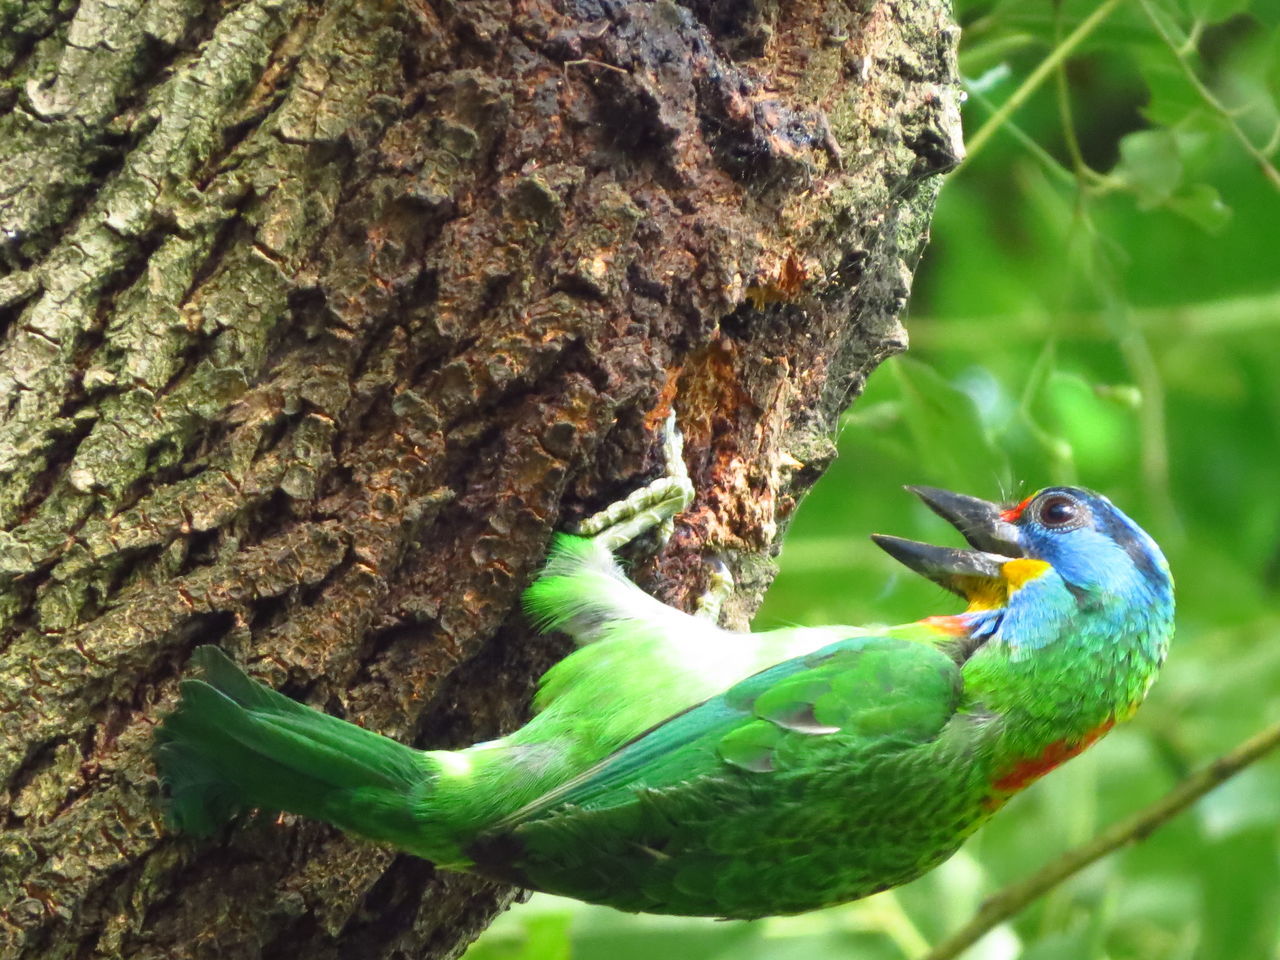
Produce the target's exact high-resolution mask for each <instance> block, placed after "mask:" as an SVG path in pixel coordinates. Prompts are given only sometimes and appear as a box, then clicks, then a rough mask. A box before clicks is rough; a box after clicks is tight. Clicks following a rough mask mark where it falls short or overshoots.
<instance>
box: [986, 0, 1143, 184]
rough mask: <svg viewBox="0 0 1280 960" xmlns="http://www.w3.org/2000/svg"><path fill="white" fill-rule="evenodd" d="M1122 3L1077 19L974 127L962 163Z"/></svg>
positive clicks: (1114, 0)
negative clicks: (1029, 71)
mask: <svg viewBox="0 0 1280 960" xmlns="http://www.w3.org/2000/svg"><path fill="white" fill-rule="evenodd" d="M1122 2H1123V0H1106V2H1105V3H1103V4H1102V5H1101V6H1099V7H1098V9H1096V10H1094V11H1093V13H1091V14H1089V16H1087V17H1085V18H1084V19H1083V20H1081V21H1080V25H1079V26H1078V27H1076V28H1075V29H1074V30H1072V31H1071V33H1070V34H1069V35H1068V36H1067V38H1066V39H1065V40H1063V41H1062V43H1060V44H1058V45H1057V46H1056V47H1054V48H1053V49H1052V50H1051V51H1049V55H1048V56H1047V57H1045V58H1044V59H1043V60H1041V61H1040V65H1039V66H1038V67H1036V68H1035V69H1034V70H1032V71H1031V74H1030V75H1029V76H1028V77H1027V79H1025V80H1023V81H1022V85H1021V86H1020V87H1018V89H1017V90H1015V91H1013V95H1012V96H1010V97H1009V99H1008V100H1006V101H1005V102H1004V103H1002V104H1001V105H1000V108H999V109H998V110H996V112H995V113H993V114H992V115H991V117H990V118H989V119H988V120H987V122H986V123H984V124H983V125H982V126H981V127H979V128H978V132H977V133H975V134H974V135H973V136H972V137H970V138H969V142H968V144H967V145H966V149H967V153H968V156H967V157H966V158H965V162H966V163H967V162H968V161H970V160H972V159H973V158H974V156H976V155H977V153H978V151H979V150H981V149H982V148H983V146H984V145H985V144H986V142H987V141H988V140H990V139H991V136H992V134H994V133H995V132H996V131H997V130H999V129H1000V128H1001V127H1002V126H1004V123H1005V121H1007V120H1008V119H1009V117H1010V116H1012V115H1013V112H1014V111H1015V110H1017V109H1018V108H1019V107H1020V106H1022V104H1023V103H1024V102H1025V101H1026V100H1027V98H1028V97H1030V96H1031V95H1032V94H1033V93H1035V92H1036V90H1038V89H1039V88H1040V84H1042V83H1044V82H1045V80H1047V79H1048V78H1049V77H1050V76H1051V75H1052V74H1053V72H1054V71H1055V70H1056V69H1058V64H1060V63H1062V62H1063V61H1064V60H1066V58H1067V57H1068V56H1070V54H1071V51H1073V50H1075V48H1076V47H1078V46H1079V45H1080V43H1081V42H1082V41H1083V40H1084V39H1085V38H1086V37H1087V36H1089V34H1091V33H1093V31H1094V30H1095V29H1097V27H1098V25H1099V24H1100V23H1102V21H1103V20H1105V19H1107V17H1109V16H1110V15H1111V12H1112V11H1113V10H1115V8H1116V7H1118V6H1119V5H1120V4H1121V3H1122Z"/></svg>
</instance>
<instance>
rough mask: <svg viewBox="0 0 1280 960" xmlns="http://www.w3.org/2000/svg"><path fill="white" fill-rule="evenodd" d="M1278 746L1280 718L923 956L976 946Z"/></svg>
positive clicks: (949, 957)
mask: <svg viewBox="0 0 1280 960" xmlns="http://www.w3.org/2000/svg"><path fill="white" fill-rule="evenodd" d="M1277 746H1280V723H1277V724H1274V725H1273V726H1270V727H1267V728H1266V729H1264V730H1262V731H1261V732H1260V733H1256V734H1254V735H1253V736H1252V737H1250V738H1249V739H1248V740H1246V741H1245V742H1244V743H1242V744H1240V746H1238V747H1236V748H1235V749H1234V750H1232V751H1230V752H1229V753H1225V754H1223V755H1222V756H1221V757H1218V758H1217V759H1216V760H1214V761H1213V762H1212V763H1210V764H1209V765H1208V766H1207V767H1205V768H1204V769H1202V770H1199V771H1197V772H1196V773H1193V774H1192V775H1191V776H1189V777H1188V778H1187V779H1186V780H1183V781H1182V783H1180V784H1178V785H1177V786H1176V787H1174V788H1173V789H1172V790H1170V791H1169V792H1168V793H1167V794H1165V795H1164V796H1163V797H1161V798H1160V799H1159V800H1157V801H1156V802H1155V803H1153V804H1151V805H1150V806H1149V807H1147V808H1146V809H1144V810H1139V811H1138V812H1137V813H1135V814H1134V815H1133V816H1131V817H1129V818H1128V819H1126V820H1121V821H1120V822H1119V823H1117V824H1115V825H1114V826H1112V827H1110V828H1109V829H1107V830H1104V831H1103V832H1102V833H1100V834H1098V836H1096V837H1094V838H1093V839H1092V840H1090V841H1089V842H1088V843H1085V844H1081V845H1080V846H1078V847H1076V848H1075V849H1074V850H1068V851H1067V852H1066V853H1064V854H1063V855H1062V856H1060V857H1058V858H1057V859H1056V860H1053V861H1052V862H1050V863H1048V864H1045V866H1043V867H1041V868H1040V869H1039V870H1038V871H1036V872H1035V873H1033V874H1032V875H1031V876H1029V877H1027V878H1026V879H1024V880H1020V881H1018V882H1017V883H1014V884H1010V885H1009V886H1007V887H1005V888H1004V889H1003V890H1001V891H999V892H998V893H996V894H995V895H994V896H992V897H990V898H989V899H988V900H986V902H984V903H983V904H982V906H981V907H979V908H978V912H977V913H976V914H975V915H974V917H973V919H972V920H970V921H969V922H968V923H966V924H965V925H964V926H963V927H961V928H960V929H959V930H957V931H956V932H955V933H953V934H951V936H949V937H947V938H946V939H944V940H942V941H941V942H939V943H938V944H937V945H935V946H934V948H933V950H931V951H930V952H929V953H927V954H926V955H925V956H924V957H922V958H921V960H953V958H955V957H958V956H959V955H960V953H961V951H963V950H965V949H967V948H968V947H971V946H973V944H975V943H977V942H978V940H980V939H981V938H982V937H983V936H984V935H986V934H987V933H988V932H989V931H990V930H992V929H993V928H994V927H995V926H996V925H997V924H1000V923H1003V922H1004V921H1005V920H1008V919H1009V918H1010V917H1012V916H1013V915H1014V914H1016V913H1017V912H1018V911H1019V910H1021V909H1022V908H1023V907H1025V906H1026V905H1027V904H1029V903H1030V902H1031V901H1032V900H1035V899H1036V898H1037V897H1039V896H1042V895H1043V894H1045V893H1047V892H1048V891H1049V890H1050V889H1052V888H1053V887H1055V886H1057V885H1058V884H1059V883H1061V882H1062V881H1063V880H1065V879H1066V878H1067V877H1069V876H1071V875H1072V874H1074V873H1077V872H1079V871H1080V870H1083V869H1084V868H1085V867H1087V866H1089V864H1091V863H1093V862H1094V861H1096V860H1100V859H1102V857H1104V856H1106V855H1107V854H1108V853H1111V852H1112V851H1113V850H1117V849H1119V848H1120V847H1122V846H1124V845H1125V844H1128V843H1136V842H1137V841H1139V840H1143V839H1145V838H1146V837H1147V836H1148V835H1149V834H1150V833H1151V832H1152V831H1154V830H1155V829H1156V828H1157V827H1159V826H1161V825H1162V824H1163V823H1164V822H1165V821H1167V820H1170V819H1172V818H1173V817H1174V816H1176V815H1177V814H1179V813H1181V812H1182V811H1183V810H1185V809H1186V808H1187V807H1189V806H1191V804H1192V803H1194V802H1195V801H1196V800H1198V799H1200V797H1202V796H1204V795H1205V794H1206V793H1208V792H1209V791H1210V790H1212V789H1213V788H1214V787H1216V786H1218V785H1219V784H1221V783H1223V782H1224V781H1226V780H1228V779H1230V778H1231V777H1233V776H1235V775H1236V774H1237V773H1239V772H1240V771H1241V770H1243V769H1244V768H1245V767H1247V766H1249V764H1251V763H1253V762H1254V761H1255V760H1258V759H1260V758H1261V757H1263V756H1265V755H1266V754H1267V753H1268V752H1270V751H1271V750H1274V749H1275V748H1276V747H1277Z"/></svg>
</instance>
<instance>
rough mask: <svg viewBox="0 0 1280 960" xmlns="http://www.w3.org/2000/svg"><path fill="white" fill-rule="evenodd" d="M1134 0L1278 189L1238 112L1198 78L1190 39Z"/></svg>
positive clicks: (1144, 0) (1277, 175)
mask: <svg viewBox="0 0 1280 960" xmlns="http://www.w3.org/2000/svg"><path fill="white" fill-rule="evenodd" d="M1138 2H1139V3H1140V4H1141V6H1142V11H1143V13H1145V14H1146V15H1147V19H1148V20H1150V21H1151V26H1152V27H1153V28H1154V29H1155V31H1156V33H1158V34H1160V39H1161V40H1163V41H1164V43H1165V46H1167V47H1168V48H1169V51H1170V52H1171V53H1172V54H1173V57H1174V59H1175V60H1177V61H1178V66H1180V67H1181V68H1182V72H1183V73H1184V74H1186V76H1187V82H1188V83H1190V84H1191V86H1192V87H1193V88H1195V91H1196V93H1198V94H1199V95H1200V99H1202V100H1203V101H1204V102H1205V103H1207V104H1208V105H1209V107H1210V109H1212V110H1213V111H1214V113H1216V114H1218V116H1220V117H1222V119H1223V121H1224V122H1225V123H1226V124H1227V127H1228V128H1229V129H1230V130H1231V133H1232V135H1233V136H1235V138H1236V139H1237V140H1239V141H1240V144H1241V146H1243V147H1244V149H1245V152H1247V153H1248V154H1249V156H1251V157H1252V158H1253V160H1254V162H1255V163H1256V164H1257V165H1258V167H1259V169H1261V170H1262V173H1263V176H1265V177H1266V178H1267V179H1268V180H1269V181H1270V182H1271V185H1272V186H1273V187H1275V188H1276V189H1277V190H1280V170H1277V169H1276V168H1275V166H1274V165H1272V163H1271V158H1270V157H1269V156H1267V155H1266V154H1265V153H1263V151H1262V150H1261V149H1259V147H1258V145H1257V144H1255V143H1254V142H1253V141H1252V140H1250V139H1249V135H1248V134H1247V133H1245V132H1244V130H1243V128H1241V126H1240V124H1238V123H1236V118H1235V113H1236V112H1238V111H1232V110H1231V109H1230V108H1228V107H1227V105H1226V104H1224V103H1223V102H1222V101H1221V100H1219V99H1218V98H1217V96H1216V95H1215V94H1214V92H1213V91H1212V90H1210V89H1209V88H1208V87H1207V86H1205V83H1204V81H1203V80H1201V79H1200V77H1199V75H1198V74H1197V73H1196V71H1195V68H1194V67H1193V66H1192V65H1191V56H1190V52H1189V51H1188V50H1187V48H1188V47H1190V46H1191V39H1192V38H1188V40H1187V41H1186V42H1185V43H1183V44H1179V43H1178V42H1177V40H1176V39H1175V38H1174V37H1173V36H1172V35H1171V34H1170V33H1169V31H1168V30H1167V29H1166V28H1165V25H1164V23H1163V22H1161V20H1160V17H1159V15H1158V14H1157V13H1156V11H1155V9H1154V8H1153V7H1152V6H1151V2H1150V0H1138Z"/></svg>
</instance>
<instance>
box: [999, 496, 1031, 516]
mask: <svg viewBox="0 0 1280 960" xmlns="http://www.w3.org/2000/svg"><path fill="white" fill-rule="evenodd" d="M1035 496H1036V495H1035V494H1034V493H1033V494H1032V495H1031V496H1029V497H1027V499H1025V500H1023V501H1022V502H1021V503H1020V504H1018V505H1017V506H1016V507H1010V508H1009V509H1008V510H1001V511H1000V519H1001V520H1003V521H1005V522H1006V523H1017V522H1018V521H1019V520H1020V519H1021V518H1022V511H1023V510H1025V509H1027V504H1028V503H1030V502H1031V501H1032V500H1034V499H1035Z"/></svg>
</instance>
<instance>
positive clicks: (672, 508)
mask: <svg viewBox="0 0 1280 960" xmlns="http://www.w3.org/2000/svg"><path fill="white" fill-rule="evenodd" d="M662 454H663V459H664V460H665V461H666V468H667V472H666V475H665V476H661V477H659V478H658V479H657V480H654V481H652V482H651V483H647V484H645V485H644V486H643V487H641V488H640V489H639V490H635V491H633V492H632V493H631V495H630V496H628V497H625V498H624V499H622V500H618V501H615V502H614V503H611V504H609V506H607V507H605V508H604V509H603V510H601V511H600V512H599V513H593V514H592V515H591V516H589V517H587V518H586V519H585V520H583V521H582V522H581V523H579V524H578V530H577V532H578V534H579V535H581V536H584V537H592V538H594V539H596V540H598V541H600V542H601V543H603V544H604V545H605V546H606V547H608V549H609V551H610V552H611V553H612V552H613V551H615V550H617V549H618V548H619V547H621V546H623V545H624V544H627V543H630V542H631V541H632V540H634V539H635V538H636V537H638V536H640V535H641V534H642V533H646V532H647V531H649V530H652V529H653V528H654V527H657V528H658V537H659V539H661V540H662V542H663V543H665V542H666V541H667V540H668V539H670V537H671V533H672V530H673V529H674V526H673V523H672V521H673V519H674V518H675V516H676V514H678V513H679V512H680V511H681V510H683V509H684V508H685V507H687V506H688V505H689V504H690V503H692V502H693V483H692V481H690V479H689V469H688V468H687V467H686V466H685V464H684V437H682V436H681V435H680V429H679V428H678V427H677V426H676V415H675V412H674V411H672V413H671V415H670V416H668V417H667V420H666V422H665V424H664V425H663V428H662Z"/></svg>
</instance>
